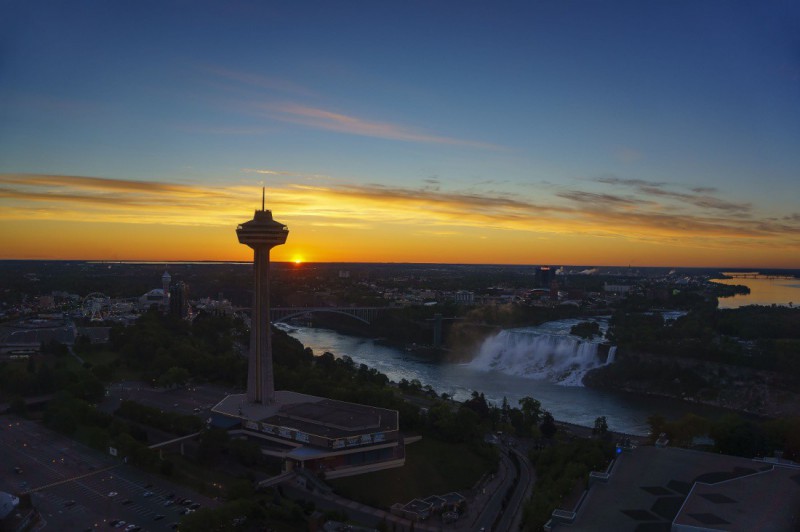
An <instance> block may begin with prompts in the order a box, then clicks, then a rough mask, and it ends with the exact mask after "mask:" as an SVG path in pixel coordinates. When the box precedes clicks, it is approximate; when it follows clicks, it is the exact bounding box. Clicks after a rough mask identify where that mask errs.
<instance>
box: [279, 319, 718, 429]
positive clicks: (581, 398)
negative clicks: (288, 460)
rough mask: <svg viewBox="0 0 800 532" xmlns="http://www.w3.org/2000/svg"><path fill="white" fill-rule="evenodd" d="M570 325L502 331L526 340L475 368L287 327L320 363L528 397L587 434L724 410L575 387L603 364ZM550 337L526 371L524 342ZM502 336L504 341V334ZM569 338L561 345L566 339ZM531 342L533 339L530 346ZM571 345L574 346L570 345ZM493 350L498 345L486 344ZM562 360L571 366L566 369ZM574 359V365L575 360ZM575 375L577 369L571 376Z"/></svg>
mask: <svg viewBox="0 0 800 532" xmlns="http://www.w3.org/2000/svg"><path fill="white" fill-rule="evenodd" d="M570 323H573V322H572V320H562V321H559V322H551V323H549V324H544V325H543V326H541V327H533V328H525V329H515V330H511V331H503V332H505V333H508V332H513V336H517V337H519V336H521V337H522V339H520V338H517V339H516V340H515V342H514V347H515V348H510V347H509V346H508V345H507V344H505V343H504V342H503V341H502V340H501V339H494V343H493V344H492V345H486V344H485V345H484V347H483V348H482V349H481V351H480V352H477V353H474V354H472V355H473V356H474V358H473V360H472V362H469V363H448V362H431V361H430V360H428V359H426V358H424V357H423V356H420V355H415V354H414V353H411V352H406V351H403V350H400V349H396V348H393V347H387V346H384V345H380V344H378V343H376V342H375V341H373V340H369V339H364V338H357V337H352V336H346V335H342V334H339V333H336V332H334V331H330V330H327V329H315V328H307V327H287V330H289V332H290V334H291V335H292V336H294V337H295V338H297V339H298V340H300V341H301V342H302V343H303V344H304V345H305V346H306V347H310V348H311V349H313V350H314V353H315V354H317V355H319V354H322V353H324V352H325V351H330V352H331V353H333V354H334V355H336V356H337V357H340V356H344V355H347V356H349V357H351V358H352V359H353V360H354V361H355V362H356V363H357V364H366V365H367V366H370V367H373V368H375V369H377V370H378V371H380V372H382V373H385V374H386V375H387V376H388V377H389V378H390V379H391V380H393V381H395V382H399V381H400V380H401V379H407V380H412V379H418V380H419V381H420V382H421V383H422V384H423V385H431V386H432V387H433V388H434V389H435V390H436V391H437V392H438V393H448V394H450V395H452V396H454V398H455V399H457V400H465V399H468V398H469V397H470V396H471V394H472V392H473V391H478V392H482V393H483V394H484V395H485V396H486V398H487V399H488V400H489V401H490V402H492V403H494V404H497V405H499V404H500V403H501V402H502V400H503V397H506V398H507V399H508V401H509V403H510V404H511V405H512V406H517V405H518V403H517V401H518V400H519V399H520V398H522V397H525V396H530V397H533V398H535V399H537V400H539V401H541V403H542V405H543V407H544V408H545V409H547V410H549V411H550V412H551V413H552V414H553V416H555V418H556V419H558V420H560V421H567V422H570V423H575V424H578V425H584V426H593V425H594V420H595V419H596V418H597V417H598V416H606V419H607V420H608V425H609V428H611V429H612V430H615V431H621V432H626V433H629V434H646V433H647V417H648V416H650V415H652V414H654V413H660V414H662V415H664V416H665V417H667V418H668V419H669V418H677V417H680V416H681V415H683V414H685V413H687V412H694V413H696V414H698V415H704V416H709V417H717V416H718V415H719V414H720V412H721V411H720V410H719V409H714V408H710V407H704V406H700V405H689V404H685V403H682V402H680V401H676V400H673V399H665V398H656V397H649V396H635V395H631V394H624V393H614V392H610V391H600V390H593V389H589V388H585V387H583V386H579V385H575V383H576V382H579V379H578V378H576V377H577V376H579V375H580V372H582V371H586V370H588V369H591V367H594V366H597V365H601V364H603V363H605V361H600V360H595V361H594V362H592V361H591V356H590V351H591V350H592V349H593V348H594V347H593V346H591V345H582V344H581V343H580V342H578V343H576V342H575V341H574V337H569V338H567V336H569V335H568V334H565V333H564V329H565V328H566V329H567V330H568V327H569V325H570ZM537 333H538V334H541V335H546V336H549V340H548V342H546V343H548V345H550V346H551V350H550V351H549V352H547V353H544V354H542V353H534V352H533V351H528V352H529V353H531V355H530V356H529V357H528V358H529V359H530V363H528V364H526V361H525V357H524V356H522V354H521V353H523V351H524V349H521V348H520V346H519V343H520V342H523V343H525V342H528V343H530V344H531V346H532V347H531V349H534V347H533V344H536V343H537V342H539V343H541V340H536V339H535V337H536V335H537ZM501 334H502V333H501ZM562 336H563V337H564V338H561V337H562ZM526 337H529V338H526ZM570 342H571V343H572V344H573V345H572V346H570V345H568V344H569V343H570ZM488 343H492V342H488ZM564 357H567V358H568V359H569V360H567V361H566V362H565V360H564ZM570 357H572V358H574V360H571V359H570ZM548 358H550V359H552V360H551V365H552V366H559V367H560V369H559V370H558V371H556V372H548V371H543V366H544V365H545V364H543V363H542V361H543V360H545V361H546V360H547V359H548ZM569 367H572V369H571V370H570V369H565V368H569Z"/></svg>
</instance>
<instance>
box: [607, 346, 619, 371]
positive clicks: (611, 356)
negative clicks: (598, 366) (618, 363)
mask: <svg viewBox="0 0 800 532" xmlns="http://www.w3.org/2000/svg"><path fill="white" fill-rule="evenodd" d="M616 359H617V346H615V345H612V346H611V347H609V348H608V358H606V366H608V365H609V364H613V363H614V361H615V360H616Z"/></svg>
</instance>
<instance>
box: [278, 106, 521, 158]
mask: <svg viewBox="0 0 800 532" xmlns="http://www.w3.org/2000/svg"><path fill="white" fill-rule="evenodd" d="M262 108H263V109H264V110H266V111H267V112H268V113H269V115H270V116H271V117H272V118H275V119H276V120H281V121H283V122H289V123H292V124H299V125H302V126H305V127H310V128H313V129H323V130H326V131H336V132H338V133H346V134H348V135H359V136H362V137H374V138H382V139H390V140H401V141H405V142H422V143H434V144H449V145H452V146H466V147H470V148H479V149H484V150H495V151H506V148H504V147H502V146H498V145H496V144H490V143H486V142H479V141H474V140H466V139H458V138H454V137H445V136H439V135H433V134H430V133H426V132H424V131H421V130H418V129H415V128H412V127H408V126H403V125H400V124H392V123H390V122H377V121H372V120H367V119H364V118H359V117H356V116H352V115H346V114H342V113H336V112H333V111H328V110H326V109H320V108H318V107H309V106H306V105H300V104H295V103H281V104H265V105H263V106H262Z"/></svg>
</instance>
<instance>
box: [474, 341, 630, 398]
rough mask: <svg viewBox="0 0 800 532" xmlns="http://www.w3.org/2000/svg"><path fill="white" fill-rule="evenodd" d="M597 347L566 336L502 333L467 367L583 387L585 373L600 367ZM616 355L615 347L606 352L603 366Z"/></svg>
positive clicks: (600, 362)
mask: <svg viewBox="0 0 800 532" xmlns="http://www.w3.org/2000/svg"><path fill="white" fill-rule="evenodd" d="M599 345H600V344H599V343H596V342H591V341H585V340H582V339H580V338H577V337H575V336H571V335H566V334H546V333H540V332H536V331H532V330H525V329H521V330H520V329H518V330H505V331H500V332H499V333H498V334H496V335H494V336H491V337H489V338H487V339H486V340H485V341H484V342H483V345H481V348H480V350H479V352H478V354H477V355H476V356H475V358H474V359H473V360H472V362H470V364H469V365H470V366H471V367H473V368H475V369H478V370H482V371H499V372H502V373H506V374H509V375H517V376H520V377H527V378H531V379H542V380H549V381H552V382H556V383H558V384H562V385H565V386H582V383H581V381H582V380H583V376H584V375H585V374H586V372H587V371H589V370H590V369H594V368H597V367H600V366H602V365H603V361H601V360H600V358H599V357H598V354H597V348H598V346H599ZM615 352H616V347H611V348H610V349H609V352H608V359H607V361H606V362H605V363H606V364H610V363H612V362H613V361H614V355H615Z"/></svg>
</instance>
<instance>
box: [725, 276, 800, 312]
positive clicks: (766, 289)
mask: <svg viewBox="0 0 800 532" xmlns="http://www.w3.org/2000/svg"><path fill="white" fill-rule="evenodd" d="M753 274H755V275H756V276H755V277H748V278H738V277H737V278H733V279H712V281H714V282H715V283H720V284H727V285H737V284H738V285H744V286H746V287H748V288H749V289H750V293H749V294H737V295H735V296H731V297H721V298H719V308H739V307H743V306H745V305H781V306H788V305H790V304H800V279H796V278H791V277H789V278H770V277H768V276H765V275H758V274H757V272H753ZM723 275H742V273H741V272H737V273H726V272H723Z"/></svg>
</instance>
